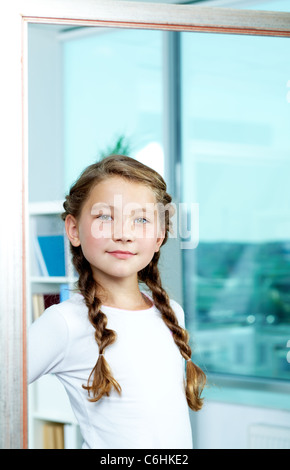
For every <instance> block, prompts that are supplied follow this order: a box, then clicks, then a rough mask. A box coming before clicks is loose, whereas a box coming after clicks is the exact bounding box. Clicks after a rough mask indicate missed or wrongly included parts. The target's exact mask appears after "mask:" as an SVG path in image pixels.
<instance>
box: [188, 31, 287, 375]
mask: <svg viewBox="0 0 290 470" xmlns="http://www.w3.org/2000/svg"><path fill="white" fill-rule="evenodd" d="M289 91H290V39H288V38H273V37H254V36H237V35H218V34H199V33H198V34H192V33H182V122H183V129H182V200H183V202H185V203H186V204H187V205H188V206H190V204H192V203H193V202H194V203H198V204H199V243H198V246H197V248H195V249H191V250H190V249H185V250H183V264H184V299H185V311H186V314H187V326H188V328H189V330H190V332H191V339H192V346H193V349H194V354H195V357H196V360H197V362H199V363H200V365H201V366H202V367H204V369H205V370H206V371H209V372H217V373H225V374H240V375H247V376H254V377H257V376H258V377H267V378H274V379H276V378H277V379H278V378H279V379H284V380H289V379H290V364H289V361H288V359H287V358H289V355H288V354H287V353H288V352H289V347H290V343H288V341H289V340H290V185H289V176H290V93H289ZM288 344H289V346H288Z"/></svg>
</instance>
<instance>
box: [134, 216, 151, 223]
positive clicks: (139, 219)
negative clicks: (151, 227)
mask: <svg viewBox="0 0 290 470" xmlns="http://www.w3.org/2000/svg"><path fill="white" fill-rule="evenodd" d="M135 222H136V223H137V224H147V222H148V220H147V219H145V218H144V217H138V218H137V219H135Z"/></svg>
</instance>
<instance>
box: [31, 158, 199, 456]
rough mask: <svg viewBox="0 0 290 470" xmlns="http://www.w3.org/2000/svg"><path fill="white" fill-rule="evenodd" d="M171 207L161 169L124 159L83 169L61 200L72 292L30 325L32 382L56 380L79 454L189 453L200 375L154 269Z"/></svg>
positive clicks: (180, 316) (176, 310)
mask: <svg viewBox="0 0 290 470" xmlns="http://www.w3.org/2000/svg"><path fill="white" fill-rule="evenodd" d="M170 202H171V197H170V196H169V194H167V192H166V184H165V182H164V180H163V179H162V177H161V176H160V175H159V174H158V173H156V172H155V171H154V170H153V169H151V168H149V167H147V166H145V165H143V164H141V163H139V162H138V161H136V160H134V159H132V158H129V157H126V156H122V155H112V156H109V157H107V158H105V159H104V160H102V161H100V162H99V163H96V164H93V165H91V166H89V167H88V168H87V169H86V170H85V171H84V172H83V173H82V175H81V176H80V178H79V179H78V181H77V182H76V183H75V184H74V185H73V186H72V188H71V190H70V193H69V195H68V196H67V197H66V200H65V202H64V210H65V211H64V213H63V220H64V221H65V228H66V233H67V236H68V238H69V241H70V245H71V252H72V259H73V264H74V266H75V268H76V270H77V272H78V274H79V280H78V293H75V294H74V295H72V297H71V298H70V299H69V300H67V301H65V302H62V303H61V304H58V305H53V306H52V307H50V308H48V309H47V310H46V311H45V312H44V313H43V315H42V316H41V317H40V318H39V319H38V320H37V321H36V322H34V323H33V324H32V326H31V328H30V335H29V342H28V345H29V381H30V382H32V381H34V380H36V379H37V378H38V377H40V376H41V375H43V374H46V373H54V374H56V376H57V377H58V378H59V380H60V381H61V382H62V383H63V385H64V387H65V389H66V391H67V394H68V396H69V398H70V402H71V405H72V408H73V410H74V413H75V415H76V418H77V420H78V422H79V425H80V429H81V433H82V436H83V439H84V444H83V448H102V449H109V448H115V449H120V448H125V449H129V448H135V449H138V448H144V449H166V448H168V449H178V448H183V449H186V448H192V437H191V427H190V420H189V410H188V406H189V407H190V408H191V409H193V410H195V411H197V410H199V409H200V408H201V406H202V398H201V392H202V390H203V387H204V384H205V375H204V373H203V372H202V371H201V369H199V368H198V367H197V366H196V365H195V364H194V363H193V362H192V361H191V359H190V358H191V349H190V346H189V344H188V339H189V336H188V333H187V332H186V330H185V329H184V313H183V310H182V308H181V307H180V305H178V304H177V303H176V302H175V301H173V300H170V299H169V298H168V295H167V294H166V292H165V290H164V289H163V288H162V285H161V280H160V276H159V272H158V268H157V263H158V259H159V255H160V252H159V248H160V247H161V245H163V244H164V243H165V242H166V240H167V237H168V231H169V229H170V212H171V206H170ZM173 269H174V267H173ZM140 283H145V284H146V285H147V288H149V291H150V295H148V294H145V293H144V292H142V291H141V290H140V287H139V285H140ZM184 360H185V361H186V378H185V373H184Z"/></svg>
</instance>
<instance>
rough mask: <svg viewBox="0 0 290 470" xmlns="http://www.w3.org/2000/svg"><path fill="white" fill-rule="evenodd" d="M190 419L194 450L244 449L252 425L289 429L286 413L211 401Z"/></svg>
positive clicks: (289, 421) (288, 418) (246, 445)
mask: <svg viewBox="0 0 290 470" xmlns="http://www.w3.org/2000/svg"><path fill="white" fill-rule="evenodd" d="M191 419H192V427H193V442H194V448H195V449H247V448H249V447H248V443H249V442H248V439H249V427H250V425H252V424H266V425H271V426H273V425H274V426H278V427H281V426H282V427H284V426H285V427H288V428H290V411H283V410H275V409H271V408H264V407H258V406H246V405H236V404H231V403H221V402H214V401H209V402H206V403H205V405H204V408H203V409H202V410H201V411H199V412H198V413H192V414H191Z"/></svg>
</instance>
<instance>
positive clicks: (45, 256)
mask: <svg viewBox="0 0 290 470" xmlns="http://www.w3.org/2000/svg"><path fill="white" fill-rule="evenodd" d="M62 211H63V207H62V201H47V202H46V201H45V202H36V203H30V204H29V276H28V278H29V283H28V284H29V285H28V295H27V303H28V305H27V312H28V324H30V323H31V322H33V321H35V320H36V319H37V317H38V316H39V315H41V314H42V312H43V310H44V309H45V308H47V307H48V306H49V305H51V304H53V303H59V302H61V301H63V300H65V299H67V298H69V296H70V295H71V292H72V291H73V290H74V289H75V282H76V280H77V277H76V275H75V272H74V268H73V265H72V263H71V257H70V250H69V242H68V240H67V238H66V236H65V231H64V223H63V221H62V219H61V213H62ZM55 253H56V254H55ZM53 254H54V255H53ZM28 392H29V393H28V396H29V448H31V449H61V448H66V449H70V448H80V447H81V444H82V440H81V435H80V431H79V426H78V424H77V421H76V419H75V416H74V414H73V412H72V409H71V406H70V403H69V399H68V397H67V395H66V392H65V390H64V388H63V386H62V385H61V383H60V382H59V381H58V379H57V378H56V377H55V376H53V375H45V376H43V377H41V378H40V379H38V380H37V381H35V382H34V383H33V384H31V385H29V390H28Z"/></svg>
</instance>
